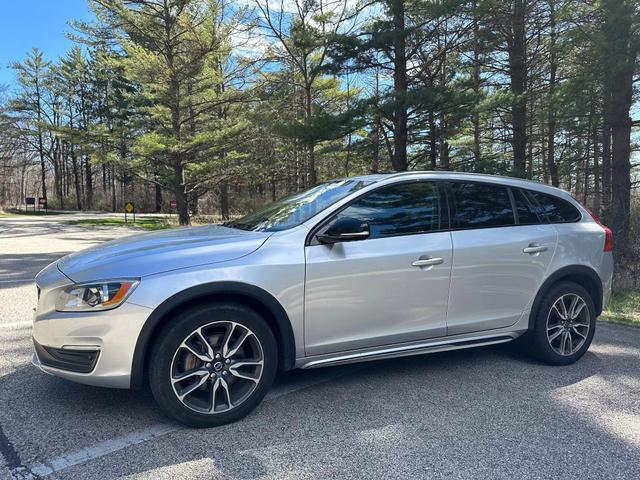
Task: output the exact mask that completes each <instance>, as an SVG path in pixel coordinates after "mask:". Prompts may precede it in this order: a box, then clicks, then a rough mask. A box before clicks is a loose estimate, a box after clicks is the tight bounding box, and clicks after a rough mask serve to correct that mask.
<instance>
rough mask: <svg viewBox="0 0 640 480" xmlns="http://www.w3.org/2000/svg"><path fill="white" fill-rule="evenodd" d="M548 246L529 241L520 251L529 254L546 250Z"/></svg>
mask: <svg viewBox="0 0 640 480" xmlns="http://www.w3.org/2000/svg"><path fill="white" fill-rule="evenodd" d="M547 250H548V248H547V247H546V246H545V245H536V244H535V243H530V244H529V246H528V247H525V248H524V249H523V250H522V253H528V254H529V255H533V254H536V253H542V252H546V251H547Z"/></svg>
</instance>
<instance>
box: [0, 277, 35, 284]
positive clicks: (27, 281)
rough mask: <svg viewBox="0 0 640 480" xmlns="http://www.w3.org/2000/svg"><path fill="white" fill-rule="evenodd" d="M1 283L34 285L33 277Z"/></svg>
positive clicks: (2, 281) (1, 281) (0, 281)
mask: <svg viewBox="0 0 640 480" xmlns="http://www.w3.org/2000/svg"><path fill="white" fill-rule="evenodd" d="M0 283H34V279H33V277H27V278H14V279H12V280H0Z"/></svg>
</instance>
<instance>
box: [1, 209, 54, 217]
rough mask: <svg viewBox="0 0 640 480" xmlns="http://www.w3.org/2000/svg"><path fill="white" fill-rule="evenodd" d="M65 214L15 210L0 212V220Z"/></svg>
mask: <svg viewBox="0 0 640 480" xmlns="http://www.w3.org/2000/svg"><path fill="white" fill-rule="evenodd" d="M65 213H66V212H52V211H50V210H49V211H46V210H36V211H33V210H28V211H26V212H25V211H24V210H17V209H12V210H9V211H4V212H0V217H1V218H7V217H24V216H29V217H47V216H51V215H64V214H65Z"/></svg>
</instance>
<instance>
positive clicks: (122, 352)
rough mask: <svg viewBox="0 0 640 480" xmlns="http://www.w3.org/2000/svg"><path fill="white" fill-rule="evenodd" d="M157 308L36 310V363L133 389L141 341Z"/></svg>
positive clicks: (82, 379)
mask: <svg viewBox="0 0 640 480" xmlns="http://www.w3.org/2000/svg"><path fill="white" fill-rule="evenodd" d="M151 312H152V310H151V309H150V308H147V307H142V306H139V305H134V304H129V303H126V302H125V303H124V304H122V305H121V306H119V307H118V308H116V309H113V310H107V311H103V312H82V313H80V312H77V313H76V312H74V313H69V312H56V311H55V310H53V311H48V312H45V313H41V312H39V311H38V310H36V314H35V317H34V321H33V341H34V346H35V352H34V354H33V359H32V360H33V364H34V365H36V366H37V367H38V368H40V370H42V371H44V372H46V373H49V374H52V375H56V376H58V377H62V378H65V379H67V380H72V381H74V382H79V383H84V384H87V385H95V386H100V387H112V388H129V387H130V384H131V371H132V366H133V352H134V350H135V346H136V341H137V339H138V336H139V334H140V331H141V329H142V326H143V325H144V323H145V321H146V320H147V318H148V317H149V315H150V314H151ZM82 355H84V356H85V359H84V360H85V361H82V359H81V358H80V357H81V356H82ZM74 357H76V358H74ZM88 357H91V358H88Z"/></svg>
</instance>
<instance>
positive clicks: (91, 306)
mask: <svg viewBox="0 0 640 480" xmlns="http://www.w3.org/2000/svg"><path fill="white" fill-rule="evenodd" d="M138 283H140V282H139V281H138V280H109V281H105V282H95V283H85V284H80V285H71V286H69V287H66V288H65V289H63V290H62V291H61V292H60V293H59V294H58V299H57V300H56V310H57V311H59V312H87V311H98V310H110V309H112V308H116V307H117V306H119V305H120V304H121V303H122V302H124V301H125V300H126V298H127V297H128V296H129V295H130V294H131V292H133V290H134V289H135V288H136V286H137V285H138Z"/></svg>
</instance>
